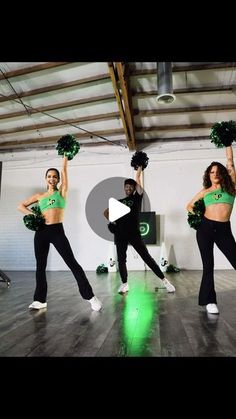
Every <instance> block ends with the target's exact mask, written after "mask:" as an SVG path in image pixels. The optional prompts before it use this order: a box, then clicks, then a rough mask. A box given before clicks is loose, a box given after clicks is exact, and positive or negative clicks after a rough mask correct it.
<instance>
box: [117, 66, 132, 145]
mask: <svg viewBox="0 0 236 419" xmlns="http://www.w3.org/2000/svg"><path fill="white" fill-rule="evenodd" d="M123 67H124V68H123ZM116 68H117V74H118V78H119V82H120V88H121V92H122V97H123V101H124V107H125V116H126V121H127V124H128V127H129V133H130V142H129V144H128V146H129V149H130V150H135V149H136V144H135V129H134V120H133V107H132V99H131V97H130V89H129V76H128V74H129V73H128V64H126V65H124V66H123V65H122V63H116Z"/></svg>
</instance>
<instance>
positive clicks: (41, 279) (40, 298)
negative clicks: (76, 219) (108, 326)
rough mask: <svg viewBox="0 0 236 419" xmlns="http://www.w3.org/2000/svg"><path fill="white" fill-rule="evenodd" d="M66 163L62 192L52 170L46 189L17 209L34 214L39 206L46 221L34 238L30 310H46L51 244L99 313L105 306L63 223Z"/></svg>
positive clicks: (57, 177) (49, 173)
mask: <svg viewBox="0 0 236 419" xmlns="http://www.w3.org/2000/svg"><path fill="white" fill-rule="evenodd" d="M67 162H68V158H67V157H66V156H64V157H63V165H62V171H61V185H60V187H59V189H58V184H59V182H60V174H59V172H58V170H57V169H55V168H50V169H48V170H47V172H46V175H45V179H46V186H47V190H46V191H45V192H41V193H36V194H35V195H33V196H31V197H30V198H28V199H26V200H25V201H23V202H21V203H20V204H19V206H18V210H19V211H21V212H23V214H33V211H32V210H31V209H30V208H28V207H29V206H30V205H32V204H35V203H38V205H39V207H40V210H41V212H42V214H43V217H44V220H45V224H44V225H43V227H41V228H40V229H39V230H38V231H36V232H35V237H34V250H35V257H36V289H35V292H34V301H33V303H32V304H30V306H29V308H30V309H36V310H39V309H41V308H46V307H47V302H46V298H47V280H46V265H47V257H48V252H49V247H50V243H52V244H53V245H54V246H55V248H56V250H57V251H58V253H59V254H60V255H61V257H62V258H63V260H64V261H65V263H66V264H67V266H68V267H69V268H70V270H71V271H72V273H73V275H74V277H75V279H76V281H77V283H78V287H79V291H80V294H81V296H82V298H84V299H85V300H88V301H89V303H90V304H91V308H92V309H93V310H95V311H99V310H100V309H101V308H102V304H101V302H100V301H99V299H98V298H97V297H96V296H95V295H94V293H93V290H92V287H91V285H90V284H89V282H88V279H87V277H86V275H85V273H84V270H83V269H82V267H81V266H80V265H79V264H78V262H77V261H76V259H75V257H74V255H73V252H72V250H71V247H70V243H69V241H68V239H67V237H66V235H65V232H64V228H63V224H62V222H63V218H64V210H65V206H66V197H67V191H68V175H67Z"/></svg>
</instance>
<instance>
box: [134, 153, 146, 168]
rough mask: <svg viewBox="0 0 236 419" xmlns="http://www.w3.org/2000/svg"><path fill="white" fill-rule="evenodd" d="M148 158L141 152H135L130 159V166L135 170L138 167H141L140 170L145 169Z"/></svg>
mask: <svg viewBox="0 0 236 419" xmlns="http://www.w3.org/2000/svg"><path fill="white" fill-rule="evenodd" d="M148 160H149V157H148V156H147V154H146V153H144V152H143V151H136V153H134V155H133V156H132V159H131V166H132V167H133V168H134V169H135V170H137V169H138V167H140V166H141V167H142V170H144V169H146V167H147V165H148Z"/></svg>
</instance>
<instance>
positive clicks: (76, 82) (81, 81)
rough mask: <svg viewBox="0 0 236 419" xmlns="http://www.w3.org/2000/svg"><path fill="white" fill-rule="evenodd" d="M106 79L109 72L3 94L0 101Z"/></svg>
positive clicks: (95, 82)
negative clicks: (16, 92) (6, 94)
mask: <svg viewBox="0 0 236 419" xmlns="http://www.w3.org/2000/svg"><path fill="white" fill-rule="evenodd" d="M106 80H107V81H108V80H109V76H108V75H107V74H100V75H98V76H93V77H87V78H84V79H79V80H73V81H69V82H66V83H58V84H54V85H52V86H46V87H40V88H39V89H34V90H29V91H27V92H21V93H18V94H17V95H16V94H15V93H13V94H11V95H8V96H2V95H1V97H0V103H2V102H7V101H9V100H13V99H18V98H23V97H24V98H26V97H29V96H31V97H32V96H36V95H40V94H44V93H52V92H57V91H59V90H63V89H68V88H70V87H76V86H81V85H83V84H93V83H94V84H97V82H101V81H106Z"/></svg>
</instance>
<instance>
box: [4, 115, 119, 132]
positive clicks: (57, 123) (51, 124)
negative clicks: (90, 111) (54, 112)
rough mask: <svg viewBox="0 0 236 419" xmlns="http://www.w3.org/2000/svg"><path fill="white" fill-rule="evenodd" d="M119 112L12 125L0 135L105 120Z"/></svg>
mask: <svg viewBox="0 0 236 419" xmlns="http://www.w3.org/2000/svg"><path fill="white" fill-rule="evenodd" d="M119 116H120V115H119V112H110V113H103V114H98V115H90V116H83V117H82V118H74V119H72V118H71V119H65V120H61V121H57V120H54V121H53V122H47V123H43V124H37V123H36V122H35V123H34V124H32V125H27V126H25V127H22V126H21V127H14V128H10V129H5V130H0V135H7V134H16V133H17V132H25V131H33V130H35V129H38V130H42V129H48V128H54V127H55V128H56V127H60V126H66V125H70V126H72V125H73V124H74V125H75V124H80V123H84V122H94V121H107V120H111V119H117V118H119Z"/></svg>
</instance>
